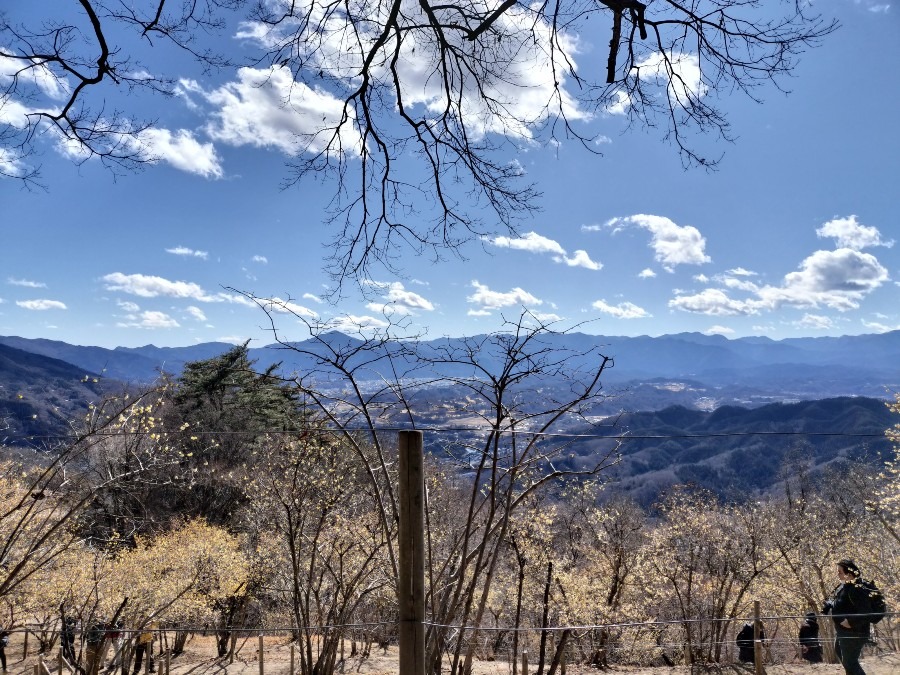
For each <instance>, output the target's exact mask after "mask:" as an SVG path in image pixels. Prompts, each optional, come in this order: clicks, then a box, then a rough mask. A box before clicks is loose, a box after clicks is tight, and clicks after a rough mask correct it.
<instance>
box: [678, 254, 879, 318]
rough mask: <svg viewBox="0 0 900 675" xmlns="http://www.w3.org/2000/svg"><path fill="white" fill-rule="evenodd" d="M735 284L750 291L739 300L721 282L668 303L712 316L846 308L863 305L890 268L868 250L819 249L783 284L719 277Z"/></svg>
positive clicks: (721, 280)
mask: <svg viewBox="0 0 900 675" xmlns="http://www.w3.org/2000/svg"><path fill="white" fill-rule="evenodd" d="M717 280H718V281H720V282H721V283H723V284H724V285H725V286H726V288H728V289H730V290H738V291H746V292H748V293H749V294H750V297H748V298H746V299H744V300H740V299H735V298H732V297H731V296H729V295H728V294H727V293H726V292H725V291H723V290H722V289H719V288H707V289H705V290H703V291H702V292H700V293H697V294H693V295H687V294H679V295H678V296H677V297H675V298H674V299H672V300H670V301H669V307H671V308H673V309H680V310H683V311H686V312H693V313H697V314H706V315H709V316H735V315H751V314H758V313H760V312H761V311H763V310H767V311H773V310H776V309H778V308H780V307H783V306H790V307H799V308H817V307H828V308H829V309H835V310H838V311H840V312H845V311H848V310H851V309H856V308H858V307H859V304H860V302H861V301H862V300H863V298H865V296H867V295H868V294H869V293H871V292H872V291H874V290H875V289H876V288H878V287H880V286H881V285H882V284H884V283H885V282H887V281H888V272H887V270H886V269H885V268H884V267H883V266H882V265H881V263H879V262H878V260H877V259H876V258H875V257H874V256H872V255H870V254H868V253H861V252H859V251H854V250H851V249H847V248H840V249H837V250H835V251H815V252H814V253H813V254H812V255H810V256H808V257H807V258H806V259H805V260H803V261H802V262H801V263H800V266H799V270H798V271H796V272H791V273H789V274H787V275H785V277H784V281H783V283H782V284H781V285H780V286H771V285H766V286H757V285H756V284H753V283H751V282H748V281H742V280H740V279H735V278H733V277H717Z"/></svg>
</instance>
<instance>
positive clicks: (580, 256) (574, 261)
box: [553, 250, 603, 271]
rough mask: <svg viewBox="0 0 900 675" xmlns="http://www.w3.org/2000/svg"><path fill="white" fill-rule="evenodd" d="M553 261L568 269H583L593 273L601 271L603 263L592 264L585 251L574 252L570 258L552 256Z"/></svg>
mask: <svg viewBox="0 0 900 675" xmlns="http://www.w3.org/2000/svg"><path fill="white" fill-rule="evenodd" d="M553 260H554V261H555V262H564V263H565V264H566V265H568V266H569V267H584V268H585V269H589V270H594V271H597V270H600V269H603V263H599V262H594V261H593V260H591V257H590V256H589V255H588V253H587V251H582V250H578V251H575V255H573V256H572V257H571V258H569V257H567V256H554V258H553Z"/></svg>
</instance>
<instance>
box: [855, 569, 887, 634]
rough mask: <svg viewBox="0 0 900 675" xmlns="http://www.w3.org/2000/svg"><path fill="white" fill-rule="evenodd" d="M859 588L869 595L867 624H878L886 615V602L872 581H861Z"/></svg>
mask: <svg viewBox="0 0 900 675" xmlns="http://www.w3.org/2000/svg"><path fill="white" fill-rule="evenodd" d="M860 586H862V587H863V589H864V590H865V591H866V592H867V593H868V594H869V622H870V623H878V622H879V621H881V620H882V619H883V618H884V615H885V614H887V601H885V599H884V593H882V592H881V591H880V590H879V589H878V586H876V585H875V582H874V581H869V580H868V579H861V580H860Z"/></svg>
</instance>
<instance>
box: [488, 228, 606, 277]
mask: <svg viewBox="0 0 900 675" xmlns="http://www.w3.org/2000/svg"><path fill="white" fill-rule="evenodd" d="M485 240H486V241H488V242H490V243H491V244H493V245H494V246H498V247H500V248H512V249H516V250H519V251H528V252H530V253H551V254H553V262H558V263H564V264H566V265H568V266H569V267H584V268H585V269H589V270H595V271H596V270H599V269H601V268H602V267H603V265H602V264H601V263H598V262H594V261H593V260H591V257H590V255H588V253H587V251H582V250H578V251H575V254H574V255H573V256H571V257H569V256H568V255H567V254H566V249H564V248H563V247H562V246H561V245H560V244H559V242H557V241H554V240H553V239H549V238H547V237H544V236H543V235H540V234H538V233H537V232H526V233H525V234H524V235H522V236H521V237H502V236H501V237H494V238H493V239H490V238H485Z"/></svg>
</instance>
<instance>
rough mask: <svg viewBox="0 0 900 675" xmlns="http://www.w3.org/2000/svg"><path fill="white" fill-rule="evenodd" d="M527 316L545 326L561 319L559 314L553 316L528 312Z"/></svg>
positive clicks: (550, 313) (548, 313) (551, 313)
mask: <svg viewBox="0 0 900 675" xmlns="http://www.w3.org/2000/svg"><path fill="white" fill-rule="evenodd" d="M529 314H530V315H531V316H532V317H534V319H535V320H536V321H540V322H541V323H545V324H547V323H554V322H555V321H561V320H562V317H561V316H560V315H559V314H554V313H553V312H529Z"/></svg>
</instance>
